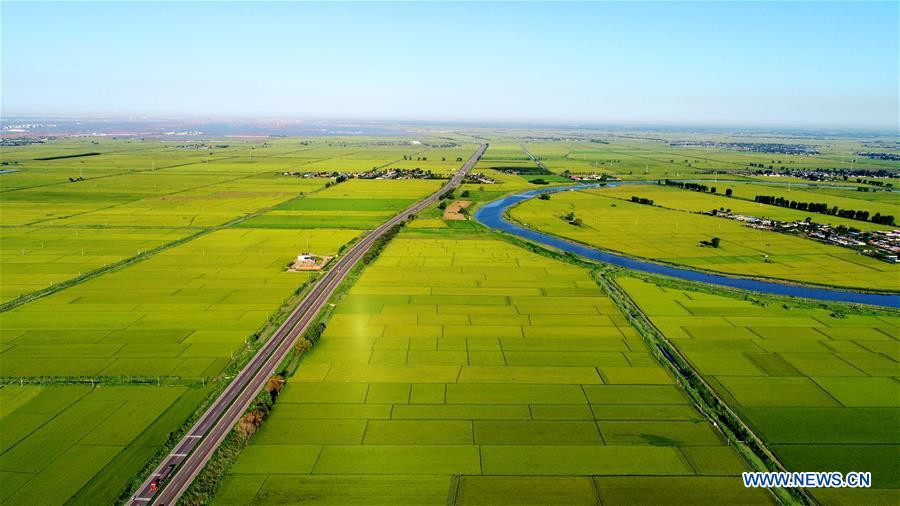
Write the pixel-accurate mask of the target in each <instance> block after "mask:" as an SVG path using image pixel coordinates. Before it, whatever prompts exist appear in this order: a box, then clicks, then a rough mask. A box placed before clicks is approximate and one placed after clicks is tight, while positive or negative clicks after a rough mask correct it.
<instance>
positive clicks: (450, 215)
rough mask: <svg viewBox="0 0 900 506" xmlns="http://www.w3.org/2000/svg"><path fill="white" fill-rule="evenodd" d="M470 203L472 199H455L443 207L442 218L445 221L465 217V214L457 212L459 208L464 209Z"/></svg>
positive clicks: (459, 219) (460, 219)
mask: <svg viewBox="0 0 900 506" xmlns="http://www.w3.org/2000/svg"><path fill="white" fill-rule="evenodd" d="M470 205H472V201H470V200H457V201H456V202H454V203H452V204H450V205H449V206H447V209H444V216H443V218H444V219H445V220H447V221H462V220H465V219H466V215H464V214H463V213H461V212H459V211H460V209H464V208H467V207H469V206H470Z"/></svg>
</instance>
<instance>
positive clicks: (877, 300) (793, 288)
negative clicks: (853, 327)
mask: <svg viewBox="0 0 900 506" xmlns="http://www.w3.org/2000/svg"><path fill="white" fill-rule="evenodd" d="M648 183H649V184H655V182H648ZM632 184H634V183H632ZM598 186H600V185H596V184H584V185H577V186H567V187H551V188H538V189H534V190H529V191H526V192H522V193H518V194H515V195H510V196H508V197H504V198H502V199H499V200H495V201H493V202H490V203H489V204H486V205H484V206H483V207H481V209H479V210H478V211H477V212H476V213H475V220H477V221H478V222H479V223H481V224H482V225H485V226H487V227H490V228H493V229H497V230H501V231H503V232H507V233H509V234H513V235H516V236H519V237H522V238H525V239H528V240H530V241H534V242H537V243H540V244H545V245H547V246H551V247H553V248H556V249H558V250H562V251H568V252H570V253H574V254H576V255H580V256H583V257H586V258H590V259H591V260H597V261H599V262H604V263H608V264H612V265H618V266H620V267H625V268H627V269H633V270H636V271H642V272H649V273H652V274H662V275H664V276H671V277H673V278H678V279H684V280H688V281H698V282H701V283H708V284H711V285H719V286H725V287H729V288H740V289H742V290H751V291H754V292H762V293H769V294H775V295H789V296H792V297H803V298H807V299H817V300H823V301H835V302H853V303H858V304H871V305H877V306H888V307H894V308H900V295H890V294H877V293H861V292H853V291H848V290H839V289H830V288H813V287H809V286H798V285H790V284H786V283H778V282H774V281H762V280H756V279H745V278H738V277H731V276H724V275H720V274H710V273H706V272H698V271H694V270H691V269H683V268H679V267H674V266H670V265H662V264H657V263H653V262H648V261H645V260H638V259H636V258H631V257H627V256H624V255H618V254H615V253H610V252H607V251H602V250H599V249H596V248H592V247H589V246H584V245H581V244H576V243H573V242H570V241H567V240H565V239H561V238H559V237H556V236H552V235H549V234H545V233H542V232H537V231H535V230H530V229H527V228H524V227H520V226H518V225H515V224H513V223H510V222H509V221H507V220H506V218H505V217H504V213H505V212H506V210H507V209H508V208H510V207H511V206H514V205H516V204H518V203H520V202H523V201H525V200H528V199H531V198H534V197H536V196H537V195H540V194H541V193H556V192H560V191H567V190H573V189H576V190H577V189H584V188H596V187H598Z"/></svg>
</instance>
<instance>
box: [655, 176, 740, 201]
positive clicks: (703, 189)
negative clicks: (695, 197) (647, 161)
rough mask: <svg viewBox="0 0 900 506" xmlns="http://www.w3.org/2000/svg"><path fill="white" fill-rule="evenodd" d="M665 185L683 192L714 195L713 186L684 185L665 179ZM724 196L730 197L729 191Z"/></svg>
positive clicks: (683, 183) (714, 188)
mask: <svg viewBox="0 0 900 506" xmlns="http://www.w3.org/2000/svg"><path fill="white" fill-rule="evenodd" d="M665 184H666V186H677V187H678V188H682V189H685V190H694V191H695V192H703V193H706V192H709V193H716V187H715V186H706V185H705V184H700V183H686V182H684V181H672V180H671V179H666V180H665ZM726 195H728V196H729V197H730V196H731V190H730V189H729V190H727V191H726Z"/></svg>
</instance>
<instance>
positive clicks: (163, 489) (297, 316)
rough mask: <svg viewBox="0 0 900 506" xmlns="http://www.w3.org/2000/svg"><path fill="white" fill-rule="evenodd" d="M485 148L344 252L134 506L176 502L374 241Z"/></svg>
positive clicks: (460, 175) (429, 201) (155, 473)
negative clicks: (431, 189) (415, 201)
mask: <svg viewBox="0 0 900 506" xmlns="http://www.w3.org/2000/svg"><path fill="white" fill-rule="evenodd" d="M486 149H487V144H482V145H481V146H479V148H478V149H477V150H476V151H475V153H474V154H473V155H472V156H471V158H469V160H468V161H466V163H464V164H463V166H462V167H461V168H460V169H459V171H458V172H457V173H456V174H455V175H454V176H453V178H452V179H450V181H449V182H448V183H447V184H445V185H444V186H442V187H441V189H440V190H438V191H437V192H436V193H434V194H432V195H431V196H429V197H428V198H426V199H424V200H422V201H420V202H418V203H417V204H414V205H413V206H411V207H409V208H408V209H406V210H405V211H403V212H401V213H400V214H398V215H396V216H394V217H393V218H391V219H390V220H388V221H387V222H385V223H384V224H382V225H381V226H379V227H378V228H376V229H375V230H373V231H372V232H370V233H369V234H367V235H366V236H365V237H363V239H362V240H360V241H359V242H358V243H356V244H355V245H353V247H351V248H350V249H349V250H348V251H347V252H346V253H345V254H344V255H343V256H341V257H339V258H338V260H337V262H335V263H334V264H333V265H332V267H331V269H329V270H328V272H327V273H326V274H325V275H324V276H323V277H322V279H321V280H319V281H318V282H317V283H316V285H315V286H314V287H313V288H312V290H311V291H310V292H309V294H308V295H307V296H306V298H305V299H303V301H302V302H301V303H300V304H299V305H298V306H297V307H296V308H295V309H294V310H293V311H292V312H291V314H290V316H288V318H287V320H285V322H284V323H283V324H282V325H281V327H279V328H278V330H276V331H275V333H274V334H273V335H272V337H271V338H270V339H269V340H268V341H266V343H265V344H264V345H263V346H262V348H260V350H259V351H258V352H257V353H256V355H254V357H253V358H252V359H251V360H250V362H249V363H248V364H247V365H246V366H245V367H244V369H242V370H241V372H240V373H238V375H237V376H235V378H234V380H233V381H232V382H231V384H229V385H228V387H227V388H225V390H224V391H223V392H222V394H221V395H219V397H218V398H217V399H216V400H215V402H213V404H212V405H211V406H210V407H209V408H208V409H207V410H206V412H205V413H203V415H202V416H201V417H200V418H199V419H198V420H197V421H196V422H195V423H194V426H193V427H191V429H190V430H189V431H188V432H187V434H186V435H185V436H184V437H183V438H182V439H181V441H179V442H178V444H177V445H175V449H174V450H172V452H171V453H169V455H167V456H166V458H165V459H163V461H162V463H161V464H160V465H159V466H158V467H157V468H156V469H155V470H154V471H153V474H151V475H150V476H149V477H148V478H147V480H146V481H145V482H144V483H142V484H141V486H140V487H139V488H138V489H137V492H136V493H135V494H134V495H133V496H132V497H131V500H130V504H132V505H133V506H146V505H148V504H152V505H157V504H159V505H166V504H175V502H176V501H177V500H178V498H179V497H181V494H183V493H184V491H185V490H186V489H187V487H188V485H190V484H191V482H192V481H193V480H194V478H195V477H196V476H197V474H199V472H200V471H201V470H202V469H203V466H204V465H206V462H207V461H208V460H209V458H210V457H211V456H212V454H213V452H215V450H216V448H218V446H219V445H220V444H221V443H222V440H224V439H225V436H227V435H228V433H229V431H231V428H232V427H233V426H234V424H235V423H237V421H238V419H239V418H240V417H241V415H243V414H244V412H245V411H246V410H247V407H248V406H249V405H250V403H251V402H252V401H253V399H254V398H255V397H256V394H257V393H258V392H259V391H260V390H262V388H263V386H264V385H265V383H266V381H268V379H269V378H270V377H271V376H272V374H273V373H274V372H275V369H276V368H277V367H278V365H279V364H280V363H281V362H282V361H283V360H284V358H285V357H286V356H287V354H288V352H289V351H290V350H291V347H292V346H293V344H294V341H295V340H296V338H297V337H298V336H300V335H301V334H302V333H303V332H304V331H305V330H306V327H307V326H308V325H309V322H310V321H312V320H313V319H314V318H315V317H316V315H317V314H318V313H319V310H320V309H321V308H322V306H324V305H325V302H326V301H328V298H329V297H331V294H332V293H334V290H335V289H336V288H337V287H338V285H340V283H341V281H343V280H344V277H345V276H346V275H347V273H349V272H350V271H351V270H352V269H353V266H355V265H356V263H357V262H358V261H359V260H360V259H361V258H362V256H363V255H364V254H365V253H366V251H368V250H369V248H370V247H371V246H372V244H373V243H374V242H375V240H377V239H378V238H379V237H381V236H382V235H383V234H384V233H385V232H386V231H387V230H388V229H390V228H391V227H393V226H394V225H397V224H398V223H400V222H402V221H404V220H406V219H407V218H408V217H409V216H410V215H412V214H416V213H418V212H420V211H422V210H423V209H425V208H426V207H428V206H430V205H431V204H433V203H434V202H435V201H437V200H438V199H439V198H440V196H441V195H442V194H444V193H445V192H447V191H448V190H450V189H453V188H455V187H456V186H457V185H459V183H460V182H462V180H463V178H464V177H465V175H466V173H468V172H469V170H471V169H472V167H473V166H474V165H475V162H477V161H478V159H479V158H481V155H483V154H484V151H485V150H486ZM156 479H159V482H160V486H159V490H157V491H156V492H153V490H152V489H151V483H152V482H153V481H154V480H156Z"/></svg>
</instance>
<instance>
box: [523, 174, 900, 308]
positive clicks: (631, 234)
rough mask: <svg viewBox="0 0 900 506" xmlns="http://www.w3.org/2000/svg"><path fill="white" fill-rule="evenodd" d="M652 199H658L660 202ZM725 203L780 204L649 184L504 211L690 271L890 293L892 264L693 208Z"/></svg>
mask: <svg viewBox="0 0 900 506" xmlns="http://www.w3.org/2000/svg"><path fill="white" fill-rule="evenodd" d="M741 186H742V185H734V187H735V188H738V187H741ZM743 191H747V190H746V189H743ZM632 196H638V197H642V198H650V199H651V200H654V202H655V203H656V204H657V205H652V206H651V205H645V204H638V203H634V202H631V201H630V199H631V197H632ZM655 197H659V199H660V200H659V202H656V199H655ZM732 204H734V205H735V207H734V209H733V211H735V212H738V210H746V212H752V213H754V214H753V215H754V216H757V215H762V216H768V217H772V218H774V217H776V216H783V214H781V215H779V214H778V212H779V211H781V210H782V208H780V207H775V206H762V205H759V204H755V203H750V202H747V201H744V200H737V199H728V198H726V197H719V196H715V195H709V194H698V193H696V192H692V191H685V190H678V189H669V188H659V187H657V186H656V185H648V186H633V187H618V188H610V189H606V188H603V189H597V190H587V191H571V192H562V193H558V194H555V195H553V197H552V198H551V199H550V200H540V199H532V200H529V201H526V202H524V203H522V204H520V205H518V206H516V207H514V208H512V209H511V210H510V216H511V217H512V218H513V219H514V220H516V221H518V222H520V223H523V224H525V225H527V226H528V227H531V228H535V229H538V230H541V231H544V232H548V233H551V234H553V235H558V236H562V237H565V238H568V239H572V240H575V241H578V242H582V243H585V244H589V245H592V246H597V247H600V248H602V249H606V250H611V251H616V252H619V253H624V254H626V255H630V256H635V257H640V258H648V259H652V260H657V261H662V262H667V263H672V264H677V265H683V266H688V267H694V268H697V269H703V270H710V271H717V272H723V273H727V274H737V275H744V276H756V277H764V278H775V279H782V280H787V281H794V282H801V283H810V284H820V285H832V286H841V287H848V288H857V289H879V290H888V291H890V290H893V291H896V290H897V287H898V282H897V281H898V279H900V266H898V264H890V263H887V262H884V261H881V260H878V259H876V258H872V257H868V256H865V255H862V254H860V253H858V252H857V251H855V250H852V249H848V248H843V247H840V246H836V245H830V244H824V243H820V242H816V241H812V240H809V239H805V238H801V237H797V236H792V235H788V234H782V233H778V232H773V231H768V230H758V229H753V228H749V227H746V226H744V225H743V224H741V223H740V222H738V221H733V220H727V219H724V218H720V217H715V216H708V215H703V214H698V213H697V211H699V210H700V209H703V210H709V209H718V208H719V207H725V206H730V205H732ZM662 206H665V207H662ZM707 206H709V207H707ZM739 206H741V207H739ZM786 211H791V210H790V209H788V210H786ZM570 212H571V213H574V216H575V217H577V218H580V219H581V220H582V222H583V223H582V224H581V225H580V226H577V225H572V224H570V223H569V222H568V221H566V220H565V219H563V217H564V216H565V215H566V214H568V213H570ZM764 213H765V214H764ZM793 213H795V214H797V216H798V217H799V215H800V213H798V212H797V211H793ZM773 215H776V216H773ZM826 218H828V217H826ZM845 221H848V222H849V221H851V220H845ZM858 223H861V224H863V225H865V222H858ZM880 228H882V229H883V228H885V227H880ZM713 237H718V238H720V239H721V244H720V247H718V248H712V247H704V246H702V244H701V241H710V240H711V239H712V238H713Z"/></svg>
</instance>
